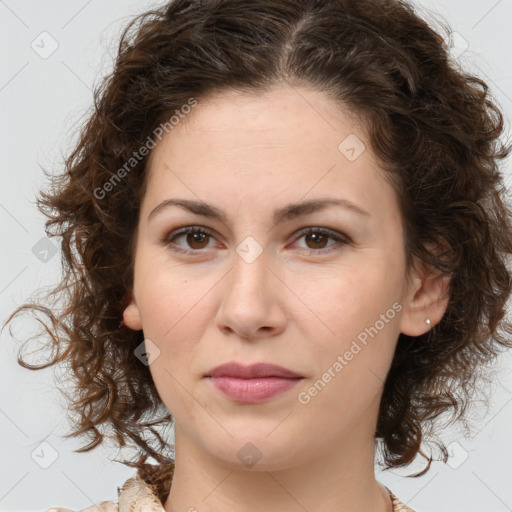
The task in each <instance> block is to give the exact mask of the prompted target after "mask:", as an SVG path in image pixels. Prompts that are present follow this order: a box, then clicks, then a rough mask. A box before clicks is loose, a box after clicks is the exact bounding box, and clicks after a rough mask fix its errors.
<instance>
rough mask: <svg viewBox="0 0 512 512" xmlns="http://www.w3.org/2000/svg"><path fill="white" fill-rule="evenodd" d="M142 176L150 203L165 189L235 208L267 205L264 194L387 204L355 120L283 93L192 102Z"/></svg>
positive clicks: (314, 95) (324, 101)
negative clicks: (229, 202)
mask: <svg viewBox="0 0 512 512" xmlns="http://www.w3.org/2000/svg"><path fill="white" fill-rule="evenodd" d="M148 172H149V180H148V183H149V186H148V191H147V192H148V195H150V196H151V197H152V202H153V203H154V202H155V201H157V200H165V199H166V195H167V194H169V193H170V192H171V189H172V191H173V192H180V193H181V194H185V195H187V196H189V197H190V198H191V199H198V198H201V199H206V198H211V199H212V200H219V201H223V202H225V201H226V198H227V197H231V198H232V200H233V201H234V200H235V199H236V200H237V204H242V202H241V201H240V198H242V197H249V196H253V197H259V198H262V197H263V196H264V197H265V202H268V200H269V198H268V195H269V191H272V195H273V197H275V198H279V197H282V198H283V202H290V201H291V200H295V201H296V200H297V199H299V198H300V197H303V196H306V195H309V194H313V195H318V194H320V195H324V196H325V194H326V193H330V194H331V195H332V193H333V192H336V191H339V192H340V194H342V195H344V196H346V197H348V198H350V197H351V198H353V199H355V200H359V201H361V202H362V203H366V204H368V205H376V204H377V203H384V206H385V203H386V198H385V197H383V194H384V195H385V194H388V196H389V197H388V200H392V199H393V191H392V190H391V188H390V187H389V185H388V183H387V182H386V180H385V175H384V171H382V169H380V168H379V166H378V164H377V162H376V159H375V158H374V156H373V154H372V151H371V148H370V145H369V141H368V140H367V139H366V136H365V134H364V132H363V130H362V129H361V125H360V123H359V122H358V120H357V117H356V116H355V115H353V114H351V113H350V112H348V111H346V110H344V109H343V108H342V107H340V106H339V105H337V104H336V103H334V101H333V100H332V99H330V98H329V97H328V96H327V95H325V93H322V92H319V91H316V90H308V89H302V88H301V89H297V88H292V87H287V86H286V87H276V88H274V89H272V90H270V91H267V92H265V93H258V94H255V93H245V92H243V93H241V92H237V91H228V92H224V93H220V94H217V95H215V96H211V97H209V98H207V99H204V100H201V99H199V100H198V102H197V106H196V107H195V108H194V109H193V110H192V111H191V112H190V113H189V114H187V115H186V116H183V119H182V120H181V121H180V123H179V124H178V125H177V126H175V127H174V128H173V130H172V131H171V132H170V133H169V134H168V135H166V136H165V137H164V138H163V139H162V141H161V142H160V143H158V144H157V146H156V148H155V149H154V150H153V152H152V154H151V159H150V164H149V165H148ZM233 187H235V188H236V191H237V196H236V197H233ZM384 189H385V190H384ZM287 195H288V197H286V199H290V201H285V196H287ZM334 195H336V194H334ZM309 198H312V197H308V199H309ZM208 202H211V201H208ZM246 204H247V205H249V204H251V205H252V206H254V204H253V203H246ZM262 204H263V203H260V206H261V205H262ZM153 206H154V205H153Z"/></svg>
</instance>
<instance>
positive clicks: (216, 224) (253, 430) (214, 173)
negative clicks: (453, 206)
mask: <svg viewBox="0 0 512 512" xmlns="http://www.w3.org/2000/svg"><path fill="white" fill-rule="evenodd" d="M363 145H364V146H363ZM148 172H149V181H148V187H147V192H146V194H145V197H144V200H143V202H142V205H141V211H140V219H139V225H138V233H137V241H136V255H135V270H134V272H135V274H134V289H133V300H132V303H131V304H130V305H129V306H128V307H127V308H126V310H125V312H124V321H125V324H126V325H128V326H129V327H131V328H132V329H143V333H144V338H145V339H146V348H147V349H148V352H149V353H150V356H149V358H150V371H151V374H152V377H153V379H154V382H155V385H156V388H157V390H158V393H159V395H160V397H161V399H162V400H163V402H164V403H165V405H166V406H167V408H168V409H169V411H170V412H171V414H172V415H173V416H174V418H175V421H176V435H177V443H180V442H182V443H183V444H185V443H188V444H189V446H194V447H195V449H196V450H199V452H198V453H202V454H203V455H205V456H206V455H208V456H210V457H214V458H215V460H221V461H223V463H226V464H228V465H231V466H236V467H243V465H244V464H245V465H246V466H247V463H246V461H247V460H249V459H251V457H252V459H251V460H253V461H255V460H256V461H257V466H258V468H259V469H261V470H265V469H269V468H273V469H277V468H278V467H283V468H284V467H289V466H291V465H295V464H299V463H303V462H306V461H308V460H312V459H313V458H317V457H320V456H322V455H329V454H335V453H338V452H339V451H340V450H349V451H350V450H355V449H358V450H359V449H361V447H362V446H363V445H364V446H365V447H366V448H368V449H370V446H371V450H373V433H374V429H375V424H376V421H377V414H378V407H379V401H380V396H381V393H382V388H383V384H384V381H385V379H386V375H387V372H388V369H389V367H390V364H391V360H392V357H393V352H394V349H395V345H396V341H397V338H398V335H399V333H400V332H401V331H402V332H405V331H410V332H408V333H409V334H412V335H417V334H421V333H422V332H424V331H426V330H427V327H428V326H426V325H423V326H421V327H414V325H415V324H414V322H413V320H412V319H411V317H410V315H409V314H408V310H409V309H408V308H409V303H410V302H411V301H412V295H413V292H414V291H415V290H412V289H409V288H408V286H407V284H406V280H405V277H406V273H405V272H406V268H405V254H404V249H403V244H404V242H403V231H402V222H401V216H400V212H399V207H398V202H397V198H396V196H395V193H394V191H393V189H392V188H391V186H390V185H389V184H388V182H387V181H386V180H385V179H384V177H383V172H382V171H381V170H380V169H379V166H378V164H377V161H376V159H375V157H374V155H373V154H372V152H371V150H370V147H369V143H368V141H367V140H366V139H365V137H364V135H363V133H362V132H361V131H360V130H358V129H357V126H356V125H355V124H354V123H353V122H352V121H351V118H349V117H348V116H347V115H346V114H344V113H343V112H342V111H341V110H340V109H338V108H336V107H335V104H334V103H331V101H330V100H329V99H328V98H327V97H326V96H324V95H323V94H322V93H320V92H315V91H311V90H306V89H292V88H289V87H286V86H283V87H276V88H274V89H273V90H272V92H269V93H266V94H258V95H248V94H247V93H244V94H241V93H234V92H231V93H224V94H222V95H218V96H216V97H215V99H214V100H208V101H205V102H201V101H199V102H198V104H197V106H196V107H195V108H193V109H192V111H191V113H190V114H188V116H186V117H185V118H183V119H181V121H180V124H178V125H177V126H175V127H174V129H173V130H172V131H171V132H170V133H169V135H167V136H166V137H164V138H163V139H162V141H161V142H160V143H159V144H158V145H157V146H156V148H155V149H154V150H153V153H152V157H151V162H150V166H149V169H148ZM169 200H172V201H175V202H181V203H182V204H183V206H179V205H177V204H168V205H167V206H163V204H164V202H165V201H169ZM324 202H325V204H324ZM328 202H331V203H332V204H328ZM335 202H336V203H337V204H334V203H335ZM199 203H204V206H202V207H199ZM309 203H311V205H310V206H308V207H301V206H300V205H306V204H309ZM186 204H188V205H192V206H191V207H190V208H189V207H187V206H186ZM212 212H214V213H215V215H213V214H212ZM286 212H288V215H286ZM187 227H191V228H192V227H197V228H200V229H202V230H204V231H205V232H206V233H207V234H206V235H204V234H201V232H196V233H195V234H194V233H189V234H187V233H184V234H183V233H179V232H181V230H182V229H184V228H187ZM308 229H309V230H311V231H312V233H309V234H308V233H307V232H306V233H304V230H308ZM318 229H321V230H323V232H318ZM412 282H413V283H415V282H417V281H414V279H413V281H412ZM411 286H413V285H411ZM423 322H424V319H423ZM149 340H151V341H149ZM155 347H156V348H155ZM227 362H238V363H240V364H242V365H249V364H252V363H257V362H265V363H272V364H276V365H279V366H282V367H285V368H288V369H289V370H291V371H293V372H295V373H296V374H298V375H300V376H301V377H302V378H301V379H297V380H294V381H289V380H288V381H286V382H288V383H290V386H288V387H287V388H286V390H285V391H282V392H281V393H278V394H276V395H273V396H266V397H265V398H261V396H260V399H259V401H258V398H257V396H256V397H255V395H254V394H252V395H251V394H249V395H247V396H245V398H243V397H242V398H240V396H239V397H238V398H237V397H236V396H228V395H226V394H224V393H223V392H222V391H220V390H219V389H218V388H217V387H216V386H215V385H214V384H213V382H214V380H213V379H211V378H208V377H205V375H207V374H208V373H209V372H210V371H211V370H212V369H213V368H215V367H216V366H218V365H220V364H223V363H227ZM220 381H221V380H218V381H217V382H220ZM235 381H236V382H238V383H240V382H241V381H240V380H236V379H235V380H233V379H231V380H229V379H224V381H223V382H225V383H226V382H231V383H233V382H235ZM274 381H275V382H277V385H278V386H279V384H280V383H283V382H285V381H282V380H276V379H274ZM254 382H255V381H253V384H254ZM264 382H269V380H268V379H267V380H266V381H260V384H254V386H253V388H256V392H257V390H258V389H261V388H258V386H261V385H264V384H262V383H264ZM253 391H254V389H253ZM258 396H259V395H258ZM251 397H252V398H251ZM251 400H252V401H251ZM178 432H179V434H178ZM312 433H315V435H312ZM180 439H181V441H180ZM306 440H307V442H306ZM372 453H373V451H372ZM248 456H249V459H248V458H247V457H248ZM244 461H245V462H244Z"/></svg>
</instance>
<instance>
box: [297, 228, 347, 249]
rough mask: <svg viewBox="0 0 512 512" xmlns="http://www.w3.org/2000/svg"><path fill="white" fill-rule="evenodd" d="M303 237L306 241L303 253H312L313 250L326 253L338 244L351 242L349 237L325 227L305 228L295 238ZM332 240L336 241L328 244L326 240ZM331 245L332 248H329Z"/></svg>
mask: <svg viewBox="0 0 512 512" xmlns="http://www.w3.org/2000/svg"><path fill="white" fill-rule="evenodd" d="M302 238H303V239H304V241H305V243H306V247H305V249H306V250H305V251H304V253H305V254H308V255H309V254H313V253H315V252H317V253H319V254H327V253H330V252H331V251H334V250H336V249H338V248H339V247H340V245H347V244H349V243H350V242H351V240H350V238H348V237H347V236H343V235H342V234H341V233H338V232H336V231H331V230H330V229H325V228H307V229H305V230H303V231H301V232H300V233H299V237H298V238H296V239H295V240H296V241H298V240H300V239H302ZM329 239H331V240H334V241H335V242H338V243H331V244H330V245H327V244H328V240H329ZM331 247H332V249H331Z"/></svg>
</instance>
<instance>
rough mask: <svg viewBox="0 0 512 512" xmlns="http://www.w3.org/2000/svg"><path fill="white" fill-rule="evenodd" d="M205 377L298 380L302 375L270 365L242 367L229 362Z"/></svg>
mask: <svg viewBox="0 0 512 512" xmlns="http://www.w3.org/2000/svg"><path fill="white" fill-rule="evenodd" d="M205 377H234V378H239V379H257V378H265V377H281V378H284V379H299V378H302V377H303V376H302V375H299V374H298V373H296V372H293V371H291V370H288V369H287V368H283V367H282V366H277V365H275V364H271V363H256V364H252V365H249V366H244V365H241V364H239V363H235V362H231V363H225V364H221V365H220V366H217V367H215V368H214V369H213V370H211V371H210V372H208V373H207V374H205Z"/></svg>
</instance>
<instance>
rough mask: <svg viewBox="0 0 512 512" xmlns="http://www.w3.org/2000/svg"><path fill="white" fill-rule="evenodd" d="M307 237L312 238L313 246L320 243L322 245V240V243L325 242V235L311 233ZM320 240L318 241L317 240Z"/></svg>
mask: <svg viewBox="0 0 512 512" xmlns="http://www.w3.org/2000/svg"><path fill="white" fill-rule="evenodd" d="M308 236H310V237H312V238H313V243H314V244H318V243H320V244H321V245H322V239H323V241H324V242H325V235H323V234H321V233H311V234H309V235H308ZM319 239H320V240H319Z"/></svg>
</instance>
